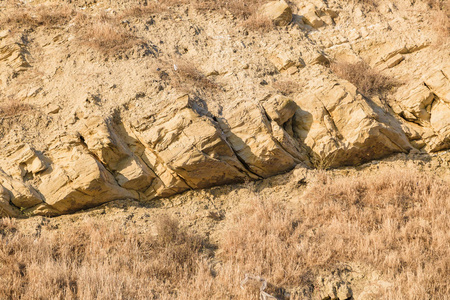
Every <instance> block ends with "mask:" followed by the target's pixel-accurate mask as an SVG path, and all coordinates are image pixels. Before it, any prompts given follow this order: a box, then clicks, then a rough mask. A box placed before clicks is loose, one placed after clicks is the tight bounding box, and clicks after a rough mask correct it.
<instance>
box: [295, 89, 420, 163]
mask: <svg viewBox="0 0 450 300" xmlns="http://www.w3.org/2000/svg"><path fill="white" fill-rule="evenodd" d="M325 82H327V81H325ZM295 101H296V102H297V104H298V106H299V109H298V110H297V113H296V115H295V117H294V122H293V130H294V135H295V136H297V137H298V138H299V139H301V140H303V141H304V143H305V144H306V145H307V146H308V147H309V148H310V149H311V151H312V154H313V156H316V157H318V158H317V159H318V160H320V163H321V164H323V163H326V164H327V165H328V166H338V165H354V164H358V163H361V162H364V161H367V160H370V159H373V158H375V157H383V156H386V155H388V154H391V153H395V152H407V151H409V150H410V149H411V148H412V147H411V145H410V144H409V142H408V139H407V138H406V136H405V134H404V133H403V131H402V129H401V125H400V123H398V121H396V120H395V119H394V118H393V117H391V116H389V115H388V114H387V113H386V112H384V111H383V110H382V109H381V108H379V107H377V106H376V105H375V104H374V103H373V102H371V101H370V100H367V99H365V98H363V97H362V96H361V95H360V94H358V93H357V92H356V88H355V87H354V86H353V85H351V84H346V83H342V84H339V83H337V82H335V83H331V82H328V83H325V87H324V88H321V89H318V90H317V91H316V92H315V93H311V94H308V95H304V96H303V97H300V98H298V99H295ZM325 161H327V162H325ZM317 163H319V162H317V161H316V164H317Z"/></svg>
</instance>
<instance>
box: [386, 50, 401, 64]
mask: <svg viewBox="0 0 450 300" xmlns="http://www.w3.org/2000/svg"><path fill="white" fill-rule="evenodd" d="M404 59H405V57H404V56H403V55H401V54H399V53H398V54H396V55H394V56H393V57H391V58H390V59H388V60H387V61H386V66H387V67H388V68H393V67H395V66H396V65H398V64H399V63H401V62H402V61H403V60H404Z"/></svg>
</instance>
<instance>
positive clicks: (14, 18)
mask: <svg viewBox="0 0 450 300" xmlns="http://www.w3.org/2000/svg"><path fill="white" fill-rule="evenodd" d="M74 15H75V11H74V10H73V9H72V8H71V7H70V6H68V5H55V4H53V5H52V4H47V5H37V6H19V7H16V8H15V9H13V10H10V11H8V12H7V14H6V15H5V16H4V17H2V18H1V19H0V25H4V26H6V25H7V26H8V27H9V28H10V29H12V30H15V29H21V30H23V29H24V28H30V27H38V26H45V27H52V26H63V25H66V24H67V23H69V22H70V20H71V19H72V17H73V16H74Z"/></svg>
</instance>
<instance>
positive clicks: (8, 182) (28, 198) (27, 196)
mask: <svg viewBox="0 0 450 300" xmlns="http://www.w3.org/2000/svg"><path fill="white" fill-rule="evenodd" d="M0 185H1V186H2V187H3V191H4V190H7V191H8V193H9V195H10V198H9V201H11V203H12V204H14V205H15V206H16V207H18V208H29V207H32V206H35V205H37V204H40V203H42V198H41V196H40V195H39V194H38V193H37V192H36V190H35V189H34V188H33V187H31V186H27V185H26V184H25V183H24V182H23V181H21V180H18V179H14V178H12V177H10V176H8V175H7V174H6V173H4V172H3V171H2V170H0ZM3 194H5V192H3ZM5 199H6V198H4V200H5Z"/></svg>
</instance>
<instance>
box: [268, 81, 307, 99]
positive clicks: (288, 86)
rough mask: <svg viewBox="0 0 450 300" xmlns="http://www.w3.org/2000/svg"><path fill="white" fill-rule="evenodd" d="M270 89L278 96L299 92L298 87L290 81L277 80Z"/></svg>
mask: <svg viewBox="0 0 450 300" xmlns="http://www.w3.org/2000/svg"><path fill="white" fill-rule="evenodd" d="M272 87H273V88H274V89H275V90H276V91H277V92H278V93H280V94H282V95H284V96H288V95H291V94H294V93H297V92H299V91H300V88H301V87H300V85H299V84H298V83H297V82H295V81H292V80H279V81H276V82H274V83H273V84H272Z"/></svg>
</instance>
